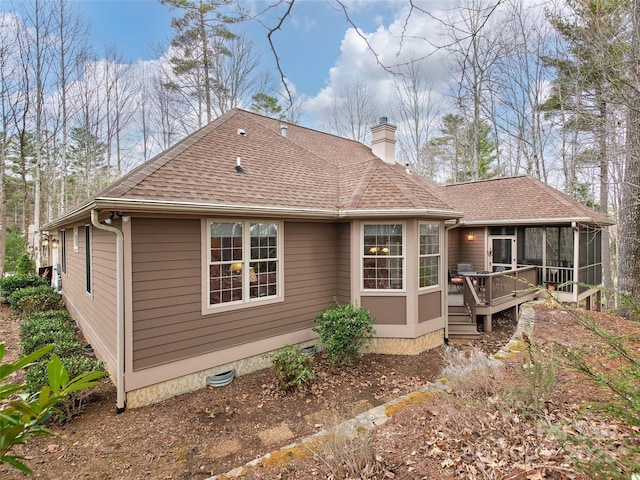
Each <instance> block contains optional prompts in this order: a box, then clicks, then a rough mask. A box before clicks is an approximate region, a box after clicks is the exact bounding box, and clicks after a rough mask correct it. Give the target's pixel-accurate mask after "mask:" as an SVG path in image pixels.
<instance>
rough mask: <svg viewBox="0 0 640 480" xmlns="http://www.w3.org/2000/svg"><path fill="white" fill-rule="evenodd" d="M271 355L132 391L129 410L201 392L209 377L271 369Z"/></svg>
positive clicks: (128, 394)
mask: <svg viewBox="0 0 640 480" xmlns="http://www.w3.org/2000/svg"><path fill="white" fill-rule="evenodd" d="M314 344H315V342H314V341H312V342H304V343H301V344H300V346H301V347H306V346H308V345H314ZM270 354H271V352H268V353H263V354H261V355H255V356H253V357H248V358H244V359H242V360H238V361H236V362H230V363H225V364H224V365H217V366H215V367H212V368H208V369H206V370H201V371H199V372H195V373H191V374H189V375H184V376H182V377H180V378H174V379H172V380H167V381H165V382H161V383H156V384H155V385H150V386H148V387H143V388H139V389H137V390H132V391H130V392H127V408H138V407H144V406H145V405H151V404H153V403H158V402H161V401H163V400H167V399H168V398H171V397H175V396H176V395H182V394H183V393H189V392H194V391H196V390H200V389H201V388H205V386H206V381H207V377H208V376H210V375H217V374H219V373H224V372H228V371H229V370H232V369H235V370H236V376H240V375H245V374H247V373H251V372H255V371H258V370H262V369H263V368H269V367H270V366H271V359H270V358H269V355H270ZM220 388H224V387H220Z"/></svg>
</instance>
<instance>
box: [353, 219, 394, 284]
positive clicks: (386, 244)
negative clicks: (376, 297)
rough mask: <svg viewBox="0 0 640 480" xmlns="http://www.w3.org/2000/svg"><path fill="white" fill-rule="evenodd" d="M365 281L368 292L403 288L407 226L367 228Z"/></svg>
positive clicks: (364, 233) (363, 262)
mask: <svg viewBox="0 0 640 480" xmlns="http://www.w3.org/2000/svg"><path fill="white" fill-rule="evenodd" d="M362 235H363V241H362V248H363V251H362V278H363V288H364V289H366V290H369V289H371V290H401V289H403V288H404V226H403V225H402V224H401V223H389V224H386V223H382V224H365V225H363V229H362Z"/></svg>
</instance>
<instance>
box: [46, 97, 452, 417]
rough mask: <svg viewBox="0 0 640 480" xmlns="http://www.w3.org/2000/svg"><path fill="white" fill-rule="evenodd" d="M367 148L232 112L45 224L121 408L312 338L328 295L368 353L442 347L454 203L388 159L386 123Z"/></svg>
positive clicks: (70, 301)
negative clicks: (361, 317)
mask: <svg viewBox="0 0 640 480" xmlns="http://www.w3.org/2000/svg"><path fill="white" fill-rule="evenodd" d="M372 144H373V147H372V148H369V147H366V146H364V145H362V144H360V143H358V142H355V141H351V140H346V139H342V138H338V137H335V136H332V135H328V134H325V133H321V132H318V131H314V130H311V129H308V128H304V127H301V126H298V125H292V124H286V123H283V122H281V121H279V120H275V119H271V118H267V117H264V116H261V115H257V114H255V113H250V112H247V111H243V110H238V109H234V110H231V111H230V112H227V113H226V114H224V115H222V116H221V117H220V118H218V119H217V120H215V121H213V122H211V123H210V124H209V125H207V126H205V127H203V128H202V129H200V130H198V131H197V132H195V133H194V134H192V135H190V136H189V137H187V138H186V139H184V140H183V141H182V142H180V143H178V144H177V145H175V146H174V147H172V148H170V149H169V150H167V151H165V152H163V153H161V154H160V155H158V156H157V157H155V158H153V159H151V160H150V161H148V162H147V163H145V164H143V165H141V166H140V167H138V168H137V169H135V170H133V171H131V172H130V173H129V174H127V175H126V176H124V177H122V178H121V179H119V180H117V181H116V182H115V183H113V184H112V185H110V186H109V187H107V188H105V189H104V190H102V191H101V192H99V193H98V194H96V195H95V196H93V197H92V198H90V199H88V200H87V201H86V202H84V203H82V204H81V205H79V206H78V207H76V208H74V209H73V210H72V211H70V212H68V213H66V214H65V215H64V216H62V217H61V218H59V219H56V220H55V221H53V222H51V223H50V224H48V225H46V226H45V227H44V230H47V231H48V234H49V236H50V238H51V239H52V240H54V241H52V242H51V244H54V243H55V244H57V245H58V247H57V251H55V252H52V253H53V255H54V263H55V264H57V265H58V267H57V270H58V275H57V276H56V278H59V286H60V288H61V293H62V295H63V298H64V301H65V304H66V307H67V308H68V309H69V311H70V312H71V314H72V315H73V316H74V318H75V319H76V320H77V322H78V324H79V326H80V327H81V328H82V331H83V333H84V334H85V336H86V338H87V340H88V341H89V342H90V343H91V344H92V345H93V347H94V351H95V352H96V354H97V356H98V357H99V358H100V359H102V360H104V362H105V364H106V365H107V368H108V370H109V371H110V373H111V375H112V378H113V380H114V382H115V383H116V386H117V391H118V399H117V403H118V405H117V409H118V411H122V410H123V409H124V408H125V405H126V406H129V407H136V406H141V405H145V404H148V403H152V402H155V401H159V400H162V399H165V398H168V397H170V396H173V395H176V394H179V393H183V392H188V391H192V390H195V389H198V388H202V387H204V386H205V382H206V378H207V376H210V375H213V374H217V373H221V372H226V371H228V370H230V369H232V368H233V369H235V370H236V371H237V373H238V374H242V373H246V372H250V371H253V370H256V369H259V368H263V367H265V366H267V365H268V357H267V354H268V353H269V352H272V351H274V350H275V349H277V348H279V347H282V346H283V345H285V344H303V345H304V344H307V343H313V342H314V339H315V338H316V334H315V333H314V332H313V331H312V327H313V326H314V323H313V318H314V316H315V315H316V314H317V313H319V312H320V311H321V310H323V309H325V308H327V307H328V306H330V305H331V303H332V301H333V299H334V297H335V298H337V299H338V300H339V301H340V302H355V303H357V304H359V305H362V306H363V307H365V308H367V309H368V310H369V311H370V312H371V313H372V315H373V316H374V317H375V318H376V325H375V328H376V331H377V338H376V339H375V340H374V342H373V344H372V346H371V350H372V351H375V352H388V353H418V352H420V351H423V350H425V349H428V348H432V347H435V346H438V345H441V344H442V343H443V341H444V339H445V336H446V328H447V325H446V320H447V311H446V289H447V288H446V287H447V272H446V268H444V265H446V252H447V246H446V242H447V237H446V235H445V223H451V222H455V221H456V220H457V219H460V218H461V217H462V213H461V212H460V211H458V210H456V209H454V208H451V207H450V206H449V205H448V204H447V203H446V202H444V201H443V200H442V199H441V198H440V193H441V192H440V191H439V189H438V187H436V186H435V185H432V184H431V183H429V182H427V181H425V180H424V179H422V178H421V177H420V176H418V175H415V174H412V173H411V172H410V171H409V170H408V169H405V168H404V167H403V166H400V165H399V164H397V163H396V161H395V157H394V148H395V127H393V126H392V125H390V124H389V123H388V122H387V121H386V119H384V118H382V119H381V123H380V124H379V125H377V126H375V127H374V128H373V129H372ZM56 257H57V259H56Z"/></svg>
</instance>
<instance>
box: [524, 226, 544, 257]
mask: <svg viewBox="0 0 640 480" xmlns="http://www.w3.org/2000/svg"><path fill="white" fill-rule="evenodd" d="M543 239H544V229H543V228H542V227H527V228H522V229H520V231H519V235H518V263H519V264H520V265H542V249H543V245H544V243H543Z"/></svg>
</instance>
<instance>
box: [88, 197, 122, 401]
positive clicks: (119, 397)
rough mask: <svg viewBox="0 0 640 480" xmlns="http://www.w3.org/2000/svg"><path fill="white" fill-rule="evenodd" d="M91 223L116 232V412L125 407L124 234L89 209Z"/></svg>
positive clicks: (95, 211) (96, 212)
mask: <svg viewBox="0 0 640 480" xmlns="http://www.w3.org/2000/svg"><path fill="white" fill-rule="evenodd" d="M91 224H92V225H93V226H94V227H96V228H98V229H100V230H105V231H107V232H111V233H115V234H116V304H117V305H116V307H117V318H116V322H117V324H116V413H122V412H124V410H125V408H126V401H125V389H124V235H123V234H122V231H121V230H119V229H117V228H115V227H110V226H108V225H104V224H102V223H100V220H99V219H98V211H97V210H91Z"/></svg>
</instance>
